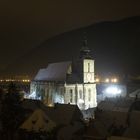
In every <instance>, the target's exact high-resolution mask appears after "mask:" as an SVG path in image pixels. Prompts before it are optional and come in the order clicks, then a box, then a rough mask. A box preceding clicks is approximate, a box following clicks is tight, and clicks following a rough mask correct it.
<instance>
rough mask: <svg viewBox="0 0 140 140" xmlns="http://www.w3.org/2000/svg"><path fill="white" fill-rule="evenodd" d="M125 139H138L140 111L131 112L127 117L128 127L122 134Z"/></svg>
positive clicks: (139, 137)
mask: <svg viewBox="0 0 140 140" xmlns="http://www.w3.org/2000/svg"><path fill="white" fill-rule="evenodd" d="M124 136H125V137H129V138H136V139H140V111H132V112H131V114H130V117H129V127H128V128H127V129H126V131H125V133H124Z"/></svg>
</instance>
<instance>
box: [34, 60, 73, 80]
mask: <svg viewBox="0 0 140 140" xmlns="http://www.w3.org/2000/svg"><path fill="white" fill-rule="evenodd" d="M71 63H72V62H71V61H66V62H59V63H51V64H49V65H48V67H47V68H44V69H40V70H39V72H38V73H37V75H36V76H35V78H34V80H35V81H36V80H37V81H66V75H67V71H68V68H69V66H70V65H71Z"/></svg>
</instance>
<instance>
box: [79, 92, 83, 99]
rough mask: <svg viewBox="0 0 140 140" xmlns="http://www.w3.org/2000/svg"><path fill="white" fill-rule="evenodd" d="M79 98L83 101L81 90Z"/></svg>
mask: <svg viewBox="0 0 140 140" xmlns="http://www.w3.org/2000/svg"><path fill="white" fill-rule="evenodd" d="M79 98H80V99H82V90H79Z"/></svg>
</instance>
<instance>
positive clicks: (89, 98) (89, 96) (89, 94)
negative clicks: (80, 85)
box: [88, 89, 91, 102]
mask: <svg viewBox="0 0 140 140" xmlns="http://www.w3.org/2000/svg"><path fill="white" fill-rule="evenodd" d="M88 101H89V102H90V101H91V89H88Z"/></svg>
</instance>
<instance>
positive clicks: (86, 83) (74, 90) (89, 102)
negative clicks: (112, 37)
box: [30, 46, 97, 110]
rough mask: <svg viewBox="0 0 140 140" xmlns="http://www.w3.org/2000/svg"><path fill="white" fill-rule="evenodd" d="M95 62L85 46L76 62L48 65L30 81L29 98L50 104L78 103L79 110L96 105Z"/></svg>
mask: <svg viewBox="0 0 140 140" xmlns="http://www.w3.org/2000/svg"><path fill="white" fill-rule="evenodd" d="M94 77H95V73H94V60H93V59H92V57H91V56H90V50H89V49H88V48H87V46H84V47H83V48H82V49H81V51H80V58H79V59H78V60H77V61H74V62H71V61H67V62H60V63H52V64H49V65H48V67H47V68H44V69H40V70H39V72H38V73H37V75H36V76H35V78H34V80H33V81H32V82H31V89H30V93H31V95H30V97H33V96H34V98H36V99H41V100H43V101H44V102H45V103H46V104H47V105H53V104H54V103H56V102H58V103H65V104H68V103H70V104H77V105H78V106H79V108H80V109H83V110H84V109H88V108H93V107H96V106H97V97H96V96H97V94H96V84H95V79H94Z"/></svg>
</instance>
